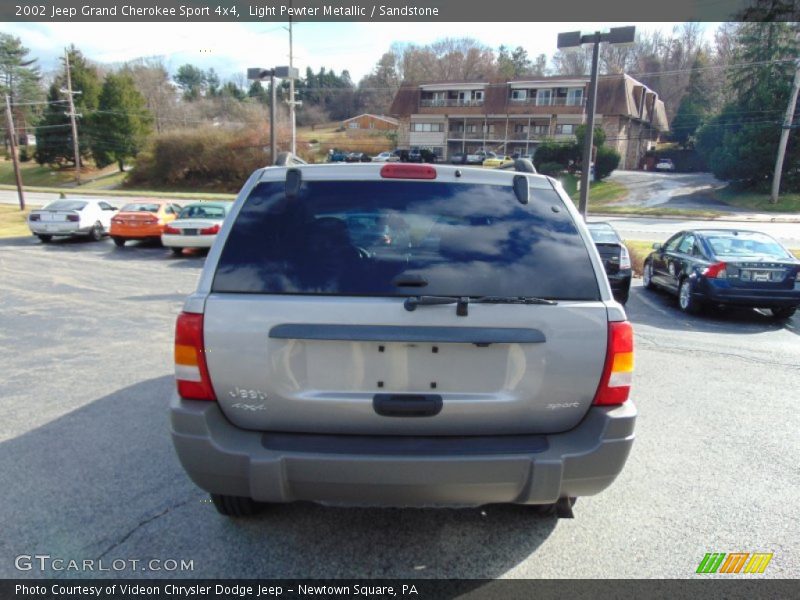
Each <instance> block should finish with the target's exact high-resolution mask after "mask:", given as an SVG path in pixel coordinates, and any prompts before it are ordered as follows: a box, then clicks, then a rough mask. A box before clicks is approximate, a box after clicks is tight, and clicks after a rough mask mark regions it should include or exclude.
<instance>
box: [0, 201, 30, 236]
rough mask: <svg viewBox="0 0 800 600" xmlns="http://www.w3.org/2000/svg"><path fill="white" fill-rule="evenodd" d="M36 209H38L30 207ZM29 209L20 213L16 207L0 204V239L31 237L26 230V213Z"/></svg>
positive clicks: (28, 230)
mask: <svg viewBox="0 0 800 600" xmlns="http://www.w3.org/2000/svg"><path fill="white" fill-rule="evenodd" d="M32 208H34V209H35V208H38V207H35V206H34V207H32ZM30 211H31V207H28V208H26V209H25V210H24V211H21V210H20V209H19V207H17V206H6V205H2V204H0V238H10V237H23V236H28V235H31V230H30V229H28V222H27V218H28V213H29V212H30Z"/></svg>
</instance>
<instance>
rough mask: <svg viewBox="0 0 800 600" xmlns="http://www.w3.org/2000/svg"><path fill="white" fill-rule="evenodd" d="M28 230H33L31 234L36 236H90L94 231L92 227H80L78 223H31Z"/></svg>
mask: <svg viewBox="0 0 800 600" xmlns="http://www.w3.org/2000/svg"><path fill="white" fill-rule="evenodd" d="M28 228H29V229H30V230H31V233H33V234H34V235H52V236H57V235H89V233H90V232H91V231H92V226H90V227H83V228H82V227H80V226H79V224H78V223H51V224H49V225H48V224H43V223H37V222H33V223H31V222H30V221H29V222H28Z"/></svg>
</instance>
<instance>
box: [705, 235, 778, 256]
mask: <svg viewBox="0 0 800 600" xmlns="http://www.w3.org/2000/svg"><path fill="white" fill-rule="evenodd" d="M706 241H707V242H708V244H709V245H710V246H711V249H712V250H713V251H714V254H715V255H716V256H718V257H728V258H735V257H737V256H766V257H770V258H781V259H782V258H793V257H792V255H791V254H789V251H788V250H785V249H784V248H783V246H781V245H780V244H779V243H778V242H776V241H775V240H773V239H772V238H771V237H769V236H768V235H766V234H763V233H757V232H754V231H752V232H750V231H745V232H739V233H736V234H733V233H720V234H706Z"/></svg>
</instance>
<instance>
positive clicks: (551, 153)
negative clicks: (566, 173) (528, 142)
mask: <svg viewBox="0 0 800 600" xmlns="http://www.w3.org/2000/svg"><path fill="white" fill-rule="evenodd" d="M579 156H580V151H579V150H578V146H577V145H576V144H575V143H566V144H559V143H557V142H544V143H543V144H542V145H540V146H539V147H538V148H537V149H536V154H534V155H533V164H534V166H535V167H536V170H537V171H539V172H541V173H543V172H544V171H542V168H543V166H544V165H546V164H548V163H558V164H559V165H560V170H562V171H563V170H564V169H566V168H567V167H568V166H569V165H570V163H574V162H575V161H577V160H578V159H579Z"/></svg>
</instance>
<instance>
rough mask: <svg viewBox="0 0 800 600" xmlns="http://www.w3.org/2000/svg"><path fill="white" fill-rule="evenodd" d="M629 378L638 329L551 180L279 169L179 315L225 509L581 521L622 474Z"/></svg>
mask: <svg viewBox="0 0 800 600" xmlns="http://www.w3.org/2000/svg"><path fill="white" fill-rule="evenodd" d="M518 166H519V165H518ZM523 166H524V165H523ZM530 170H532V169H530ZM632 369H633V333H632V330H631V326H630V324H629V323H628V321H627V320H626V316H625V312H624V310H623V308H622V307H621V306H620V305H619V304H617V303H616V302H615V301H614V299H613V297H612V295H611V290H610V289H609V285H608V281H607V279H606V276H605V274H604V270H603V265H602V262H601V261H600V259H599V257H598V255H597V252H596V250H595V246H594V244H593V242H592V239H591V237H590V236H589V234H588V232H587V230H586V227H585V226H584V225H583V223H582V221H581V218H580V215H579V214H578V213H577V212H576V210H575V208H574V207H573V205H572V203H571V202H570V200H569V199H568V197H567V196H566V194H565V193H564V191H563V189H562V188H561V186H560V185H559V184H558V183H557V182H556V181H554V180H553V179H550V178H548V177H544V176H541V175H536V174H531V173H520V172H517V171H500V170H488V169H480V168H469V167H458V166H445V165H441V166H440V165H436V166H432V165H424V164H405V163H388V164H379V163H376V164H354V165H347V166H344V165H303V166H298V167H268V168H264V169H261V170H259V171H257V172H255V173H254V174H253V175H252V176H251V177H250V179H249V180H248V181H247V183H246V184H245V185H244V187H243V188H242V191H241V193H240V194H239V197H238V198H237V200H236V202H235V204H234V206H233V208H232V211H231V213H230V215H229V216H228V218H227V219H226V221H225V224H224V226H223V227H222V230H221V231H220V233H219V235H218V239H217V240H216V242H215V244H214V246H213V248H212V250H211V253H210V254H209V256H208V259H207V261H206V265H205V268H204V270H203V273H202V276H201V278H200V282H199V284H198V287H197V291H196V292H195V293H194V294H192V295H191V296H190V297H189V298H188V299H187V301H186V303H185V306H184V309H183V312H182V313H181V314H180V316H179V317H178V320H177V326H176V334H175V374H176V378H177V391H176V394H175V395H174V397H173V399H172V403H171V421H172V437H173V440H174V443H175V448H176V450H177V453H178V456H179V458H180V461H181V463H182V464H183V467H184V468H185V469H186V471H187V472H188V474H189V476H190V477H191V478H192V480H193V481H194V482H195V483H196V484H197V485H198V486H200V487H201V488H202V489H204V490H206V491H208V492H210V494H211V497H212V499H213V501H214V504H215V506H216V507H217V509H218V510H219V511H220V512H221V513H223V514H226V515H232V516H243V515H248V514H252V513H254V512H256V511H257V510H258V509H259V508H261V507H262V506H264V505H265V504H266V503H274V502H291V501H295V500H310V501H317V502H330V503H345V504H355V505H365V504H366V505H383V506H430V505H448V506H453V505H480V504H486V503H496V502H502V503H518V504H528V505H535V506H538V507H540V509H543V510H544V511H549V512H552V513H555V514H558V515H560V516H571V514H572V513H571V506H572V503H573V502H574V499H575V497H576V496H582V495H590V494H596V493H598V492H600V491H602V490H603V489H604V488H606V487H607V486H608V485H610V484H611V482H612V481H613V480H614V478H615V477H616V476H617V475H618V474H619V472H620V471H621V469H622V467H623V465H624V464H625V460H626V459H627V456H628V453H629V451H630V448H631V445H632V443H633V438H634V434H633V427H634V421H635V418H636V408H635V407H634V405H633V403H632V402H631V401H630V400H629V398H628V395H629V390H630V384H631V374H632Z"/></svg>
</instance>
